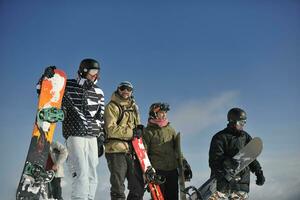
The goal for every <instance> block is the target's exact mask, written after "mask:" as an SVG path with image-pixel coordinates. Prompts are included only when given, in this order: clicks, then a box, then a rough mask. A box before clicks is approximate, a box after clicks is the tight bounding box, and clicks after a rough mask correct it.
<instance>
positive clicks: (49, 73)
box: [42, 66, 56, 78]
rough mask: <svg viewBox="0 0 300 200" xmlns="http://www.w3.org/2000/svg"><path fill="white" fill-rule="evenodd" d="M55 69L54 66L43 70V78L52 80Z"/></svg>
mask: <svg viewBox="0 0 300 200" xmlns="http://www.w3.org/2000/svg"><path fill="white" fill-rule="evenodd" d="M55 69H56V67H55V66H49V67H47V68H46V69H45V71H44V74H43V76H42V77H43V78H45V77H46V78H52V77H53V76H54V70H55Z"/></svg>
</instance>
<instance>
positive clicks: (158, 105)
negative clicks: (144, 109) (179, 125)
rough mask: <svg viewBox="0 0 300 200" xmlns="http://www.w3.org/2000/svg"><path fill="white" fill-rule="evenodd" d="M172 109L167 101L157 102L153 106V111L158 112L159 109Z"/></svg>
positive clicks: (166, 110)
mask: <svg viewBox="0 0 300 200" xmlns="http://www.w3.org/2000/svg"><path fill="white" fill-rule="evenodd" d="M169 110H170V109H169V104H167V103H161V104H157V105H155V106H154V107H153V108H152V111H153V112H155V113H157V112H159V111H165V112H168V111H169Z"/></svg>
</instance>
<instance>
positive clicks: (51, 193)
mask: <svg viewBox="0 0 300 200" xmlns="http://www.w3.org/2000/svg"><path fill="white" fill-rule="evenodd" d="M60 182H61V178H57V177H54V178H53V180H52V181H51V182H50V183H49V185H48V198H54V199H58V200H61V199H63V198H62V196H61V185H60Z"/></svg>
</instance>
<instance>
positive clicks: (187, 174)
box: [182, 159, 193, 181]
mask: <svg viewBox="0 0 300 200" xmlns="http://www.w3.org/2000/svg"><path fill="white" fill-rule="evenodd" d="M182 165H183V166H182V167H183V176H184V179H185V181H190V180H191V179H192V177H193V172H192V169H191V166H190V165H189V163H188V162H187V160H186V159H183V161H182Z"/></svg>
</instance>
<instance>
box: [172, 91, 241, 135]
mask: <svg viewBox="0 0 300 200" xmlns="http://www.w3.org/2000/svg"><path fill="white" fill-rule="evenodd" d="M238 95H239V93H238V92H236V91H227V92H224V93H222V94H220V95H218V96H216V97H212V98H209V99H205V100H203V99H196V100H188V101H186V102H184V103H183V104H181V105H179V106H178V107H175V108H174V109H173V111H172V112H170V114H169V118H170V121H171V122H172V124H173V125H174V126H175V127H178V128H180V130H182V131H183V132H184V133H189V134H191V133H199V132H201V131H202V130H203V129H205V128H207V127H209V126H211V125H214V124H216V123H218V122H220V120H222V121H224V120H226V119H225V118H224V116H225V114H224V113H227V109H228V108H229V107H231V106H232V105H234V103H235V101H236V99H237V98H238ZM191 125H192V126H191Z"/></svg>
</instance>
